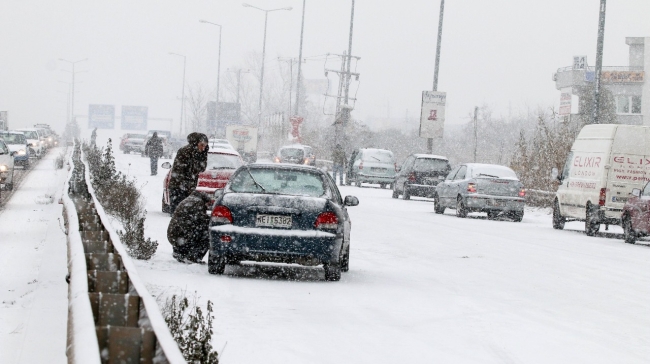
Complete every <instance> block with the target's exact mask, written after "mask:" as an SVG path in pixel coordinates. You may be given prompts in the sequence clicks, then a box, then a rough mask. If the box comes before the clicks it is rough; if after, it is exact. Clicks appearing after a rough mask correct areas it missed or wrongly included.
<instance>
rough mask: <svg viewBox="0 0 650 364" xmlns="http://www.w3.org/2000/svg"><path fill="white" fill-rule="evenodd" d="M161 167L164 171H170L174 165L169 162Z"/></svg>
mask: <svg viewBox="0 0 650 364" xmlns="http://www.w3.org/2000/svg"><path fill="white" fill-rule="evenodd" d="M160 167H161V168H164V169H170V168H171V167H172V165H171V163H169V162H165V163H163V164H161V165H160Z"/></svg>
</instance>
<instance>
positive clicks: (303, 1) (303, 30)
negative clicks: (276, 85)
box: [289, 0, 307, 115]
mask: <svg viewBox="0 0 650 364" xmlns="http://www.w3.org/2000/svg"><path fill="white" fill-rule="evenodd" d="M306 2H307V0H302V22H301V25H300V49H299V50H298V81H297V82H296V112H295V115H298V113H299V112H300V76H301V75H300V71H301V65H302V38H303V34H304V33H305V3H306ZM289 112H291V110H289Z"/></svg>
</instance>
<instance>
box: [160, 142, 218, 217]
mask: <svg viewBox="0 0 650 364" xmlns="http://www.w3.org/2000/svg"><path fill="white" fill-rule="evenodd" d="M187 142H188V144H187V145H186V146H184V147H182V148H180V149H179V150H178V152H177V153H176V158H175V159H174V165H173V166H172V170H171V178H170V179H169V185H168V189H169V208H170V212H171V213H172V214H173V213H174V210H176V206H178V204H179V203H181V201H183V200H184V199H185V198H186V197H187V196H189V195H190V193H192V192H193V191H194V190H195V189H196V185H197V183H198V181H199V173H201V172H203V171H205V168H206V167H207V165H208V149H209V148H208V137H207V136H206V135H205V134H202V133H191V134H189V135H188V136H187Z"/></svg>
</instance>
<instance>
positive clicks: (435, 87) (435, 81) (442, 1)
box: [427, 0, 476, 159]
mask: <svg viewBox="0 0 650 364" xmlns="http://www.w3.org/2000/svg"><path fill="white" fill-rule="evenodd" d="M444 12H445V0H440V18H439V19H438V42H437V44H436V65H435V69H434V71H433V91H438V70H439V69H440V45H441V43H442V20H443V15H444ZM427 150H428V151H429V154H431V153H433V139H432V138H428V139H427ZM474 154H475V155H476V153H474ZM474 159H476V157H474Z"/></svg>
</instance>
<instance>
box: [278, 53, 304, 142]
mask: <svg viewBox="0 0 650 364" xmlns="http://www.w3.org/2000/svg"><path fill="white" fill-rule="evenodd" d="M278 61H282V62H287V64H288V65H289V112H288V113H287V123H289V122H290V121H291V109H292V107H291V96H292V93H293V64H294V62H298V82H300V64H301V63H302V62H300V58H298V59H296V58H280V57H278ZM296 89H298V90H299V89H300V86H296ZM296 92H298V91H296ZM298 100H299V98H298V96H296V104H298ZM294 115H298V107H297V106H296V112H295V114H294ZM284 124H285V123H284V122H283V123H282V133H283V135H282V138H285V137H286V134H284V130H285V129H284V126H285V125H284Z"/></svg>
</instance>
